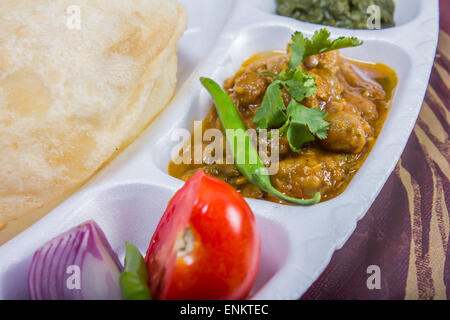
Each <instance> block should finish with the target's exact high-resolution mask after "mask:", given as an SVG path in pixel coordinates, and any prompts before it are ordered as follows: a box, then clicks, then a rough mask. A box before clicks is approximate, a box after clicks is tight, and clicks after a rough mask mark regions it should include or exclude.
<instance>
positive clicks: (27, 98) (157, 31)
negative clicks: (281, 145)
mask: <svg viewBox="0 0 450 320" xmlns="http://www.w3.org/2000/svg"><path fill="white" fill-rule="evenodd" d="M185 25H186V14H185V11H184V9H183V8H182V7H181V6H180V5H179V4H178V2H177V1H176V0H127V1H124V0H68V1H64V0H3V1H1V2H0V228H4V227H5V226H6V225H7V224H8V223H10V222H12V221H14V220H16V219H18V218H21V217H22V219H23V221H28V220H30V219H28V220H27V219H26V215H32V214H33V213H35V212H42V211H43V210H44V211H45V208H46V207H47V206H49V204H52V203H55V201H58V199H61V197H64V195H67V194H69V193H71V192H73V191H74V190H75V189H76V188H77V186H79V185H80V184H82V183H83V182H85V181H86V180H87V179H88V178H89V177H90V176H92V175H93V174H94V173H95V172H96V171H97V170H98V169H99V168H101V166H102V164H104V163H105V162H106V161H108V160H109V159H110V158H111V157H112V156H113V155H114V154H115V153H117V151H118V150H121V149H123V147H124V146H126V145H127V144H128V143H130V142H131V141H132V139H134V138H135V137H136V136H137V135H138V134H139V133H141V132H142V131H143V129H144V128H145V127H146V126H147V125H148V124H149V123H150V121H151V120H152V119H153V118H154V117H155V116H156V115H157V114H158V113H159V112H160V111H161V110H162V109H163V108H164V107H165V106H166V105H167V104H168V102H169V100H170V99H171V97H172V95H173V92H174V88H175V84H176V71H177V58H176V51H177V40H178V39H179V38H180V37H181V35H182V33H183V31H184V29H185ZM31 220H32V219H31ZM19 221H20V220H19ZM28 223H30V221H28V222H24V225H21V226H20V227H17V226H16V227H15V229H17V231H20V230H19V229H23V228H24V227H26V224H28ZM7 229H8V228H6V229H5V230H6V231H7ZM5 230H3V231H1V232H4V231H5ZM9 234H11V232H9ZM3 238H4V236H3ZM1 240H3V242H4V241H5V239H2V236H1V234H0V241H1ZM0 243H1V242H0Z"/></svg>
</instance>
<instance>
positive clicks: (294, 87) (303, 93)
mask: <svg viewBox="0 0 450 320" xmlns="http://www.w3.org/2000/svg"><path fill="white" fill-rule="evenodd" d="M280 78H281V79H283V82H282V84H283V86H284V87H285V88H286V90H287V91H288V92H289V94H290V96H291V98H293V99H295V100H296V101H298V102H301V101H302V100H303V99H305V98H307V97H310V96H312V95H313V94H316V92H317V86H316V78H315V77H313V76H310V75H308V73H306V72H304V71H301V70H295V71H288V72H287V73H286V74H280Z"/></svg>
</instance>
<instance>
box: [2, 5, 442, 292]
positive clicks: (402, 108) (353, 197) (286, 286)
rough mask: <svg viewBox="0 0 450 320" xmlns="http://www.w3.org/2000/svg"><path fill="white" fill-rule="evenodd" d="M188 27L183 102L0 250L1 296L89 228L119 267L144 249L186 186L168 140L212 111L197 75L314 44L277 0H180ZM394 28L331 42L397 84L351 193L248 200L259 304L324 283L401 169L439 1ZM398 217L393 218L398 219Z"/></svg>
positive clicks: (433, 42)
mask: <svg viewBox="0 0 450 320" xmlns="http://www.w3.org/2000/svg"><path fill="white" fill-rule="evenodd" d="M181 2H182V3H183V4H184V5H185V7H186V8H187V10H188V14H189V25H188V30H187V31H186V33H185V35H184V36H183V38H182V39H181V40H180V51H179V84H178V87H177V92H176V95H175V97H174V99H173V101H172V102H171V104H170V105H169V106H168V107H167V109H166V110H165V111H164V112H163V113H162V114H161V116H160V117H159V118H158V119H157V120H156V121H155V122H153V123H152V124H151V126H150V127H149V128H148V130H146V132H145V133H144V134H143V135H142V136H140V137H139V139H138V140H137V141H136V142H135V143H133V144H132V145H131V146H130V147H129V148H127V149H126V150H125V151H124V152H123V153H121V154H120V155H119V156H118V157H117V158H116V159H115V160H114V161H113V162H112V163H111V164H109V165H108V166H107V167H106V168H104V169H103V170H101V172H100V173H98V174H97V175H96V176H95V177H94V178H93V179H91V181H90V182H89V183H88V184H87V185H86V186H85V187H83V189H82V190H79V191H78V192H77V193H75V194H74V195H72V196H71V197H70V198H69V199H67V200H66V201H65V202H63V203H62V204H61V205H60V206H58V207H57V208H56V209H54V210H53V211H52V212H50V213H49V214H48V215H46V216H45V217H44V218H43V219H41V220H40V221H39V222H37V223H36V224H34V225H33V226H32V227H30V228H28V229H27V230H26V231H24V232H22V233H21V234H19V235H18V236H16V237H15V238H14V239H12V240H11V241H9V242H7V243H6V244H4V245H3V246H1V247H0V299H26V298H28V290H27V274H28V267H29V264H30V261H31V257H32V255H33V253H34V251H35V250H36V249H38V248H39V247H40V246H42V245H43V244H44V243H45V242H46V241H48V240H50V239H51V238H53V237H55V236H57V235H59V234H60V233H62V232H64V231H66V230H68V229H70V228H71V227H73V226H76V225H78V224H80V223H82V222H84V221H86V220H88V219H95V220H96V221H97V222H98V224H99V225H100V226H101V227H102V229H103V230H104V231H105V233H106V236H107V237H108V239H109V241H110V242H111V245H112V247H113V249H114V250H115V251H116V252H118V254H119V257H120V258H121V259H122V261H123V257H124V249H125V247H124V243H125V241H130V242H132V243H134V244H136V245H137V246H138V247H139V248H140V249H141V251H142V252H145V250H146V249H147V246H148V244H149V241H150V238H151V236H152V234H153V232H154V230H155V228H156V225H157V223H158V221H159V219H160V218H161V216H162V214H163V212H164V209H165V208H166V205H167V202H168V200H169V199H170V198H171V196H172V195H173V194H174V192H175V191H176V190H178V189H179V188H180V187H181V186H182V182H181V181H179V180H177V179H175V178H172V177H170V176H169V175H168V174H167V166H168V163H169V160H170V153H171V149H172V147H173V146H174V145H176V144H177V143H178V142H177V141H171V132H172V130H173V129H177V128H188V129H190V128H191V125H192V121H193V120H195V119H202V118H203V117H204V116H205V114H206V112H207V110H208V108H209V107H210V105H211V101H210V98H209V96H208V94H207V93H206V91H205V90H203V89H202V88H201V85H200V82H199V80H198V79H199V77H200V76H207V77H212V78H214V79H215V80H217V81H218V82H219V83H221V82H223V80H225V78H227V77H229V76H232V75H233V74H234V73H235V72H236V71H237V70H238V68H239V66H240V64H241V63H242V62H243V61H244V60H245V59H246V58H248V57H249V56H251V55H252V54H254V53H257V52H259V51H264V50H274V49H284V48H285V47H286V44H287V42H288V41H289V39H290V36H291V34H292V33H293V32H294V31H295V30H300V31H302V32H304V33H306V34H308V35H309V36H310V35H312V33H313V32H314V31H315V30H317V29H318V28H320V27H321V26H319V25H314V24H310V23H304V22H300V21H296V20H294V19H290V18H286V17H280V16H277V15H275V14H274V11H275V1H274V0H241V1H237V0H235V1H232V0H227V1H221V0H182V1H181ZM396 2H397V12H396V22H397V27H395V28H390V29H384V30H373V31H367V30H347V29H337V28H328V29H329V30H330V31H331V33H332V35H333V36H334V37H337V36H341V35H344V36H350V35H351V36H357V37H359V38H360V39H362V40H364V41H365V44H364V45H363V46H362V47H358V48H352V49H345V50H343V51H342V53H343V54H344V55H346V56H349V57H353V58H357V59H361V60H369V61H376V62H382V63H385V64H387V65H389V66H391V67H392V68H393V69H395V70H396V71H397V73H398V76H399V85H398V88H397V92H396V95H395V99H394V103H393V106H392V109H391V111H390V113H389V116H388V118H387V120H386V123H385V126H384V128H383V131H382V132H381V135H380V138H379V140H378V142H377V144H376V146H375V147H374V149H373V151H372V153H371V154H370V156H369V157H368V159H367V161H366V162H365V164H364V165H363V167H362V168H361V170H360V171H359V172H358V174H357V175H356V176H355V178H354V179H353V181H352V182H351V184H350V185H349V187H348V188H347V190H346V191H345V192H344V193H343V194H342V195H340V196H339V197H337V198H335V199H333V200H331V201H328V202H325V203H321V204H318V205H316V206H313V207H292V206H284V205H279V204H275V203H271V202H265V201H259V200H248V202H249V204H250V206H251V207H252V209H253V211H254V213H255V215H256V216H257V221H258V225H259V228H260V229H261V235H262V243H263V246H262V259H261V266H260V272H259V275H258V279H257V282H256V284H255V287H254V290H253V293H254V294H253V298H254V299H297V298H299V297H300V296H301V295H302V294H303V293H304V292H305V291H306V290H307V289H308V287H309V286H310V285H311V284H312V283H313V281H315V280H316V279H317V277H318V276H319V275H320V274H321V272H322V271H323V270H324V269H325V267H326V266H327V264H328V263H329V261H330V259H331V256H332V254H333V253H334V251H335V250H337V249H339V248H341V247H342V246H343V245H344V243H345V242H346V241H347V239H348V238H349V237H350V235H351V234H352V232H353V231H354V229H355V227H356V223H357V222H358V220H360V219H361V218H362V217H363V216H364V214H365V213H366V212H367V210H368V209H369V207H370V206H371V204H372V202H373V201H374V200H375V198H376V196H377V195H378V193H379V191H380V190H381V188H382V187H383V185H384V183H385V182H386V180H387V178H388V177H389V175H390V173H391V172H392V170H393V169H394V167H395V165H396V163H397V161H398V159H399V158H400V155H401V153H402V151H403V149H404V147H405V145H406V143H407V140H408V137H409V135H410V133H411V131H412V129H413V127H414V124H415V122H416V119H417V116H418V114H419V111H420V107H421V105H422V101H423V98H424V95H425V90H426V88H427V84H428V80H429V75H430V71H431V68H432V65H433V59H434V55H435V51H436V46H437V39H438V24H439V23H438V20H439V9H438V1H437V0H397V1H396ZM392 214H395V212H392Z"/></svg>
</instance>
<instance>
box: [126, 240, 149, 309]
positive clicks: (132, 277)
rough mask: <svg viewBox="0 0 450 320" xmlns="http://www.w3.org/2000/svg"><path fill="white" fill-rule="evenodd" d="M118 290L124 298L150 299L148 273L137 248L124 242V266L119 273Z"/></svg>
mask: <svg viewBox="0 0 450 320" xmlns="http://www.w3.org/2000/svg"><path fill="white" fill-rule="evenodd" d="M120 290H121V291H122V296H123V298H124V299H125V300H151V299H152V295H151V292H150V289H149V287H148V273H147V266H146V264H145V261H144V258H143V257H142V256H141V253H140V252H139V250H138V248H136V247H135V246H134V245H132V244H131V243H129V242H127V243H126V256H125V267H124V269H123V271H122V273H121V274H120Z"/></svg>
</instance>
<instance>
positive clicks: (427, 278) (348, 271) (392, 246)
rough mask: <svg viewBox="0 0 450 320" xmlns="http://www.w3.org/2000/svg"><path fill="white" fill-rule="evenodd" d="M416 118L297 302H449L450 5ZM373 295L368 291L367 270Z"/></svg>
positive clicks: (443, 4)
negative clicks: (342, 241) (383, 177)
mask: <svg viewBox="0 0 450 320" xmlns="http://www.w3.org/2000/svg"><path fill="white" fill-rule="evenodd" d="M440 10H441V14H440V27H441V30H440V35H439V46H438V51H437V54H436V60H435V63H434V69H433V71H432V75H431V79H430V84H429V87H428V90H427V94H426V98H425V101H424V104H423V106H422V111H421V113H420V116H419V120H418V121H417V124H416V126H415V128H414V132H413V133H412V135H411V137H410V139H409V142H408V145H407V147H406V149H405V152H404V153H403V155H402V157H401V160H400V161H399V163H398V164H397V167H396V169H395V171H394V173H393V174H392V175H391V177H390V178H389V180H388V182H387V183H386V185H385V186H384V188H383V190H382V192H381V193H380V195H379V196H378V198H377V200H376V201H375V202H374V204H373V205H372V207H371V209H370V210H369V212H368V213H367V215H366V216H365V218H364V219H363V220H361V221H360V222H359V223H358V226H357V228H356V231H355V232H354V234H353V235H352V237H351V238H350V239H349V241H348V242H347V243H346V245H345V246H344V247H343V248H342V249H341V250H339V251H337V252H336V253H335V254H334V256H333V258H332V260H331V262H330V264H329V266H328V267H327V269H326V270H325V271H324V272H323V274H322V275H321V276H320V278H319V279H318V280H317V281H316V282H315V283H314V284H313V286H312V287H311V288H310V289H309V290H308V291H307V292H306V293H305V294H304V295H303V297H302V299H450V245H449V233H450V226H449V211H448V208H449V205H450V204H449V201H450V197H449V193H450V188H449V187H450V185H449V176H450V165H449V159H450V144H449V137H448V135H449V123H450V113H449V107H450V93H449V92H450V89H449V88H450V1H449V0H441V1H440ZM372 265H375V266H379V268H380V269H379V271H380V280H381V282H380V284H381V288H380V289H372V290H369V289H368V286H367V280H368V278H369V277H370V276H371V275H373V271H371V272H370V273H368V270H367V268H368V267H369V266H372Z"/></svg>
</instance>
